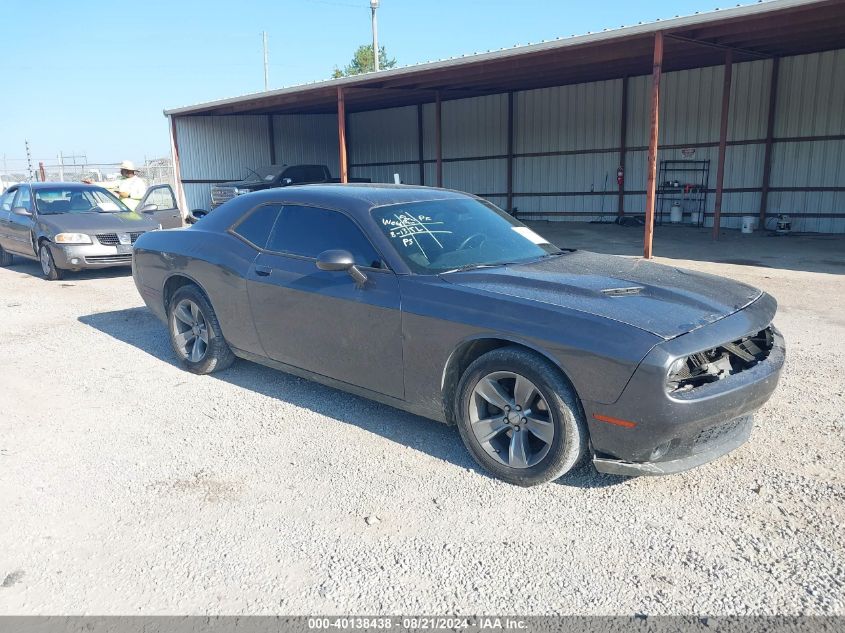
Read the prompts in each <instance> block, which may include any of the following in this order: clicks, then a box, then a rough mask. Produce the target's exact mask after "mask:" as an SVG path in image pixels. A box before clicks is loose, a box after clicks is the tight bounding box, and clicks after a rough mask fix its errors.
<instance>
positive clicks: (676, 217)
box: [669, 202, 684, 224]
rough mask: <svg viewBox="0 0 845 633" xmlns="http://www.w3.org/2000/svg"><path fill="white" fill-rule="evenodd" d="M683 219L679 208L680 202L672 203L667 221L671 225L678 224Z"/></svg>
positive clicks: (681, 210) (682, 212)
mask: <svg viewBox="0 0 845 633" xmlns="http://www.w3.org/2000/svg"><path fill="white" fill-rule="evenodd" d="M683 217H684V210H683V209H682V208H681V203H680V202H673V203H672V208H671V209H670V210H669V221H670V222H671V223H672V224H680V223H681V219H683Z"/></svg>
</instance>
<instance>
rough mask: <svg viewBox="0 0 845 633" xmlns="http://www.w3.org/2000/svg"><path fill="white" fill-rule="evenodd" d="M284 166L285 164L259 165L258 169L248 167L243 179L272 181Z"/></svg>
mask: <svg viewBox="0 0 845 633" xmlns="http://www.w3.org/2000/svg"><path fill="white" fill-rule="evenodd" d="M284 168H285V167H284V165H266V166H264V167H257V168H256V169H251V168H249V167H247V170H246V173H245V174H244V177H243V180H245V181H255V180H263V181H264V182H272V181H273V180H275V179H276V176H278V175H279V174H280V173H281V171H282V170H283V169H284Z"/></svg>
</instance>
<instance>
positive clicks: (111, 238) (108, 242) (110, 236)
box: [96, 233, 120, 246]
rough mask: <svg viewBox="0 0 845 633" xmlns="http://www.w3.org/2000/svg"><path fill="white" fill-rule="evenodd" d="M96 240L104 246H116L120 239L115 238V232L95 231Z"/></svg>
mask: <svg viewBox="0 0 845 633" xmlns="http://www.w3.org/2000/svg"><path fill="white" fill-rule="evenodd" d="M96 237H97V241H98V242H99V243H100V244H103V245H105V246H117V245H118V244H120V241H119V240H118V239H117V233H97V236H96Z"/></svg>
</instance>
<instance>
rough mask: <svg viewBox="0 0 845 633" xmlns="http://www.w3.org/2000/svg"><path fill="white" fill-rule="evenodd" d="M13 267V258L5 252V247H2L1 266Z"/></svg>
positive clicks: (0, 248) (0, 250)
mask: <svg viewBox="0 0 845 633" xmlns="http://www.w3.org/2000/svg"><path fill="white" fill-rule="evenodd" d="M11 265H12V256H11V255H10V254H9V253H7V252H6V251H4V250H3V247H2V246H0V266H11Z"/></svg>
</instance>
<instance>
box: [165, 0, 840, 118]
mask: <svg viewBox="0 0 845 633" xmlns="http://www.w3.org/2000/svg"><path fill="white" fill-rule="evenodd" d="M837 5H838V6H839V7H841V6H842V3H841V2H832V1H831V0H769V1H766V2H762V1H760V2H757V3H754V4H750V5H737V6H736V7H733V8H730V9H717V10H714V11H709V12H705V13H695V14H693V15H688V16H683V17H675V18H672V19H668V20H656V21H654V22H648V23H640V24H637V25H634V26H626V27H622V28H618V29H610V30H608V29H605V30H603V31H601V32H597V33H590V32H588V33H586V34H583V35H577V36H572V37H568V38H559V39H556V40H553V41H544V42H540V43H536V44H529V45H526V46H520V45H517V46H514V47H512V48H506V49H500V50H497V51H488V52H486V53H478V54H473V55H462V56H459V57H450V58H448V59H442V60H438V61H431V62H425V63H418V64H412V65H410V66H404V67H399V68H394V69H390V70H383V71H380V72H378V73H374V72H373V73H366V74H363V75H356V76H353V77H343V78H340V79H330V80H325V81H315V82H311V83H306V84H301V85H297V86H291V87H287V88H281V89H278V90H270V91H266V92H257V93H251V94H247V95H242V96H238V97H234V98H229V99H220V100H215V101H209V102H205V103H200V104H196V105H190V106H185V107H178V108H171V109H168V110H165V112H164V113H165V114H166V115H168V116H178V115H188V114H203V113H211V112H216V113H221V114H226V113H230V112H228V111H227V110H232V113H234V111H236V110H238V107H239V106H240V109H239V110H238V111H245V110H247V109H256V110H259V109H262V108H265V111H266V108H268V107H271V106H272V104H273V103H274V102H275V103H277V104H280V103H282V101H285V103H286V107H291V106H290V105H289V104H288V103H287V102H289V101H291V99H283V98H285V97H288V98H294V99H295V98H296V97H298V96H303V97H304V96H305V95H308V94H309V93H314V95H315V97H314V99H316V101H314V100H313V99H312V104H311V107H314V104H317V103H319V105H324V103H323V102H325V101H326V98H327V95H330V94H331V92H332V91H334V90H335V89H336V88H340V87H342V88H352V87H355V88H370V87H372V88H374V89H379V88H382V87H383V86H384V84H385V82H389V81H390V80H395V79H401V78H406V77H412V76H417V75H421V74H424V73H429V74H430V73H432V72H433V71H446V70H449V69H453V70H460V69H471V68H473V67H478V66H480V65H484V64H487V63H490V62H495V61H500V62H501V61H502V60H508V61H509V60H512V59H515V58H518V57H521V56H529V55H538V54H544V53H553V52H555V51H560V50H563V49H569V48H572V47H580V46H588V45H601V44H611V43H613V42H618V41H623V40H629V39H631V38H636V37H638V36H640V38H641V39H642V36H648V35H651V34H653V33H654V32H656V31H661V30H662V31H681V32H683V33H684V35H687V33H688V32H689V29H692V28H698V27H703V26H706V25H711V24H714V23H721V22H724V21H736V20H741V19H745V18H754V17H759V16H765V15H769V14H775V13H777V12H782V11H789V10H792V9H798V8H802V7H825V6H826V7H834V9H835V8H836V7H837ZM818 28H821V27H818ZM817 30H818V29H817ZM790 35H792V36H794V37H799V36H801V34H800V33H798V32H797V30H796V29H795V28H793V29H792V30H791V31H789V30H787V31H785V32H784V33H783V34H782V36H781V38H780V40H782V41H784V42H785V41H786V40H788V39H789V37H790ZM838 36H839V34H838V33H837V32H836V30H835V28H834V31H833V35H832V36H831V37H833V38H834V39H835V38H837V37H838ZM804 39H807V38H804ZM815 39H816V40H817V43H818V45H819V46H822V45H823V40H822V38H820V37H818V34H817V36H816V38H815ZM802 45H803V44H802ZM809 45H810V44H806V45H803V46H804V47H806V46H809ZM692 46H695V47H696V49H698V48H702V47H700V46H697V45H694V44H693V45H692ZM646 52H647V51H646ZM717 52H718V51H717ZM637 55H638V56H639V58H640V59H642V58H643V51H637ZM686 56H687V57H690V55H689V54H688V53H687V54H686ZM645 57H646V58H647V55H646V56H645ZM700 57H701V61H702V62H704V61H705V58H704V57H703V53H702V56H700ZM711 57H713V56H712V55H711ZM631 58H632V59H633V58H634V55H633V54H632V56H631ZM707 63H713V62H712V61H710V62H707ZM707 63H701V64H699V63H694V62H693V63H692V66H695V65H707ZM692 66H690V67H692ZM392 87H396V86H392ZM537 87H540V86H537ZM412 89H413V88H408V90H412ZM421 89H423V88H421ZM485 89H486V90H487V92H488V93H494V92H496V90H491V89H489V88H485ZM429 90H431V88H429ZM500 91H503V90H500ZM316 93H320V94H321V96H320V97H319V98H317V97H316ZM393 96H394V97H395V95H393ZM464 96H468V95H464ZM382 101H384V100H382ZM396 105H400V104H396ZM280 107H281V106H280ZM374 107H385V103H383V102H382V103H380V104H379V105H375V106H374ZM362 109H367V108H366V107H362Z"/></svg>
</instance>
